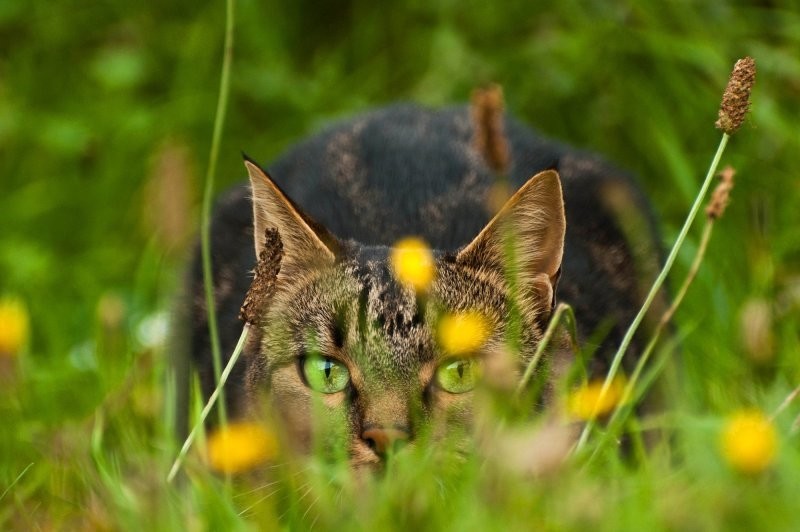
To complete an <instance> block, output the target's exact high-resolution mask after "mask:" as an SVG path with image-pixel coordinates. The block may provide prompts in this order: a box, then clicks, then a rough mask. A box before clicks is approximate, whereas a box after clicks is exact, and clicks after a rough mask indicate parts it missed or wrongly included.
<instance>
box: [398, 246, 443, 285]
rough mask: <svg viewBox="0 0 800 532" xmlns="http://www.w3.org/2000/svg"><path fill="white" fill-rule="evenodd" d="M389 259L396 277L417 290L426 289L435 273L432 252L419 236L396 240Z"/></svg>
mask: <svg viewBox="0 0 800 532" xmlns="http://www.w3.org/2000/svg"><path fill="white" fill-rule="evenodd" d="M390 260H391V264H392V269H393V270H394V274H395V276H396V277H397V279H398V280H399V281H400V282H402V283H405V284H408V285H411V286H412V287H414V289H415V290H417V291H425V290H427V289H428V287H429V286H430V284H431V282H432V281H433V277H434V275H435V274H436V268H435V266H434V263H433V253H431V249H430V248H429V247H428V245H427V244H426V243H425V242H424V241H422V240H420V239H419V238H414V237H409V238H404V239H403V240H400V241H399V242H397V244H395V246H394V249H392V253H391V256H390Z"/></svg>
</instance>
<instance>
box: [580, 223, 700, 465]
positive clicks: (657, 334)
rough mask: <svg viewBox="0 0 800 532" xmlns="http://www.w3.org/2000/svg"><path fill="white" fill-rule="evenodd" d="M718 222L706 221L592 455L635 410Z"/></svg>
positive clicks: (615, 435) (617, 431) (612, 438)
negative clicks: (679, 281) (656, 352)
mask: <svg viewBox="0 0 800 532" xmlns="http://www.w3.org/2000/svg"><path fill="white" fill-rule="evenodd" d="M714 222H715V219H714V218H707V219H706V224H705V226H704V227H703V234H702V236H701V237H700V244H699V245H698V247H697V252H696V253H695V256H694V259H693V260H692V265H691V266H690V267H689V272H688V273H687V274H686V278H685V279H684V280H683V283H682V284H681V287H680V288H679V289H678V292H677V293H676V294H675V297H674V299H673V300H672V303H671V304H670V306H669V308H667V310H666V311H664V314H662V315H661V319H660V320H659V321H658V325H657V326H656V328H655V330H654V331H653V335H652V336H651V337H650V341H649V342H648V343H647V346H646V347H645V348H644V351H642V354H641V355H640V357H639V360H638V361H637V362H636V367H635V368H634V370H633V373H632V374H631V377H630V379H629V380H628V382H627V384H626V385H625V390H624V391H623V393H622V399H621V400H620V401H619V403H618V404H617V406H616V408H615V409H614V412H613V413H612V414H611V418H610V419H609V421H608V430H607V431H606V433H605V435H604V436H603V438H602V441H601V442H599V443H598V444H597V446H596V447H595V448H594V450H593V452H592V456H591V457H592V458H593V457H595V456H596V455H597V454H598V453H599V452H600V451H601V450H602V449H603V448H604V447H605V445H606V444H607V443H608V442H609V441H614V440H616V438H617V436H618V435H619V430H620V429H621V428H622V426H623V425H624V422H625V416H626V415H627V414H628V413H629V412H630V411H631V408H630V405H632V404H635V400H634V401H631V399H632V397H633V395H634V391H635V389H636V385H637V384H638V383H639V379H640V378H641V376H642V371H644V368H645V367H646V366H647V363H648V361H649V360H650V356H651V355H652V353H653V350H654V349H655V347H656V345H657V344H658V341H659V340H660V339H661V334H662V333H663V332H664V329H665V328H666V326H667V324H669V322H670V320H671V319H672V317H673V316H674V315H675V312H676V311H677V310H678V307H679V306H680V305H681V303H682V302H683V299H684V297H686V293H687V292H688V290H689V286H691V284H692V282H693V281H694V279H695V277H697V272H698V271H700V265H701V264H702V263H703V259H704V258H705V254H706V250H707V249H708V243H709V241H710V240H711V233H712V231H713V229H714ZM646 384H647V383H645V385H646ZM645 388H646V386H645ZM642 393H644V391H643V390H642V392H641V393H639V394H637V397H639V396H641V394H642ZM590 460H591V458H590Z"/></svg>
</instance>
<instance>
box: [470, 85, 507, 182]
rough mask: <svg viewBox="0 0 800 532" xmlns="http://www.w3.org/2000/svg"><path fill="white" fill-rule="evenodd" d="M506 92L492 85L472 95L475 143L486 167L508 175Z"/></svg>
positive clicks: (498, 86)
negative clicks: (505, 123)
mask: <svg viewBox="0 0 800 532" xmlns="http://www.w3.org/2000/svg"><path fill="white" fill-rule="evenodd" d="M503 107H504V105H503V89H502V87H500V85H496V84H492V85H489V86H488V87H485V88H482V89H475V90H474V91H473V92H472V105H471V109H470V110H471V113H472V127H473V130H474V131H475V133H474V135H475V136H474V138H473V142H474V144H475V149H476V150H477V152H478V153H480V154H481V155H483V158H484V160H485V161H486V164H488V165H489V167H490V168H491V169H492V170H494V171H495V173H497V174H498V175H501V176H504V175H506V174H507V173H508V140H507V139H506V134H505V128H504V127H503Z"/></svg>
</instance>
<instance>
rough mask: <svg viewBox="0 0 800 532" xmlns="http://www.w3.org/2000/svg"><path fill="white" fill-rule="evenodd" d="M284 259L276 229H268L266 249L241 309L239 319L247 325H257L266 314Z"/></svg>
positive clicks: (259, 257) (265, 235)
mask: <svg viewBox="0 0 800 532" xmlns="http://www.w3.org/2000/svg"><path fill="white" fill-rule="evenodd" d="M282 258H283V241H281V236H280V234H278V230H277V229H275V228H272V227H270V228H268V229H267V230H266V231H265V233H264V248H263V249H262V250H261V253H260V254H259V256H258V264H257V265H256V269H255V275H254V276H253V282H252V283H251V284H250V288H249V289H248V290H247V294H246V295H245V298H244V303H242V307H241V309H239V317H240V318H241V319H242V320H244V321H245V322H247V323H250V324H253V325H257V324H258V322H259V320H260V319H261V317H263V316H264V315H265V314H266V312H264V308H265V307H266V305H267V303H268V302H269V300H270V298H271V297H272V293H273V292H274V291H275V281H276V279H277V278H278V272H279V271H280V269H281V259H282Z"/></svg>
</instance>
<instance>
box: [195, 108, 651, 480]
mask: <svg viewBox="0 0 800 532" xmlns="http://www.w3.org/2000/svg"><path fill="white" fill-rule="evenodd" d="M473 111H474V110H473ZM481 127H482V126H481V125H480V124H479V123H478V122H476V121H475V120H474V112H473V113H471V111H470V108H469V107H467V106H460V107H459V106H456V107H451V108H444V109H438V110H435V109H429V108H425V107H421V106H417V105H412V104H397V105H392V106H389V107H385V108H382V109H378V110H375V111H372V112H368V113H366V114H364V115H362V116H358V117H356V118H354V119H351V120H345V121H342V122H339V123H336V124H334V125H331V126H330V127H328V128H327V129H325V130H324V131H322V132H321V133H318V134H316V135H314V136H311V137H309V138H307V139H305V140H303V141H301V142H299V143H298V144H296V145H295V146H293V147H291V148H290V149H289V150H288V151H287V152H286V154H285V155H283V156H282V157H280V158H279V159H278V160H277V161H276V162H274V163H273V164H272V165H270V167H269V173H268V172H267V171H266V170H265V169H263V168H261V167H260V166H259V165H257V164H256V163H255V162H253V161H251V160H249V159H246V161H245V165H246V169H247V172H248V174H249V178H250V183H249V185H241V186H237V187H235V188H234V189H232V190H230V191H229V192H227V193H226V194H225V195H223V196H222V198H221V199H220V200H219V201H218V203H217V205H216V207H215V210H214V215H213V219H212V229H211V246H212V250H213V256H212V262H213V268H212V271H213V279H214V290H215V297H216V306H217V308H216V314H217V317H218V323H219V329H220V341H221V346H222V353H223V356H224V358H225V360H227V357H228V356H230V353H231V352H232V351H233V347H234V345H235V343H236V340H237V339H238V336H239V333H240V331H241V328H242V323H241V322H240V321H239V319H238V311H239V306H240V305H241V303H242V300H243V299H244V295H245V292H246V291H247V288H248V286H249V284H250V282H251V279H252V275H251V274H250V272H251V271H252V270H253V268H254V266H255V263H256V257H257V256H258V253H259V251H260V250H261V248H262V247H263V245H264V240H263V239H264V234H265V230H266V229H268V228H276V229H277V231H278V233H279V235H280V237H281V241H282V243H283V251H284V255H283V258H282V262H281V267H280V272H279V273H278V276H277V281H276V292H275V294H274V297H273V300H272V301H271V303H270V305H269V308H268V310H267V311H266V312H267V315H266V316H264V317H263V320H261V323H263V326H262V327H259V328H258V330H257V331H256V333H255V334H254V335H253V338H252V339H251V341H250V342H249V343H248V346H247V349H246V350H245V351H246V353H245V355H244V356H243V358H242V360H240V362H239V363H238V364H237V366H236V367H235V369H234V372H233V374H232V376H231V378H230V380H229V383H228V385H227V386H226V393H227V405H228V406H227V409H228V414H229V416H232V417H242V416H248V415H254V414H253V412H255V411H258V409H257V408H254V404H255V403H257V402H260V401H261V399H258V398H266V399H265V400H266V401H267V402H268V403H269V404H270V405H271V407H270V408H271V409H272V410H274V412H275V413H276V416H277V417H278V418H279V420H280V421H279V423H280V424H281V425H282V426H283V429H284V431H285V432H286V434H287V435H288V436H287V437H288V439H289V441H291V442H292V446H293V448H294V449H296V450H298V451H299V452H309V451H310V450H311V449H312V447H313V446H314V440H315V439H317V440H319V439H322V440H325V439H326V438H327V437H328V435H326V434H320V433H319V429H315V428H314V426H315V422H314V420H313V418H314V417H315V409H322V412H323V414H324V415H323V417H324V418H325V419H326V420H327V425H326V426H328V427H336V429H331V430H333V431H334V432H337V436H336V438H338V439H336V440H335V442H333V443H331V445H338V446H340V447H343V452H345V453H346V455H347V457H348V459H349V460H350V463H351V464H352V466H353V467H354V468H359V467H362V466H374V465H375V464H380V463H381V462H382V461H383V460H384V459H385V457H386V456H387V455H388V454H389V453H390V452H391V450H392V449H394V448H395V447H396V446H397V445H399V444H401V443H413V442H414V440H415V438H416V437H417V435H419V434H421V433H422V431H423V430H424V428H425V427H426V426H429V425H430V424H431V423H436V424H438V425H440V429H441V430H443V431H444V432H445V433H447V432H450V431H455V430H465V431H467V432H468V431H469V427H470V426H471V423H472V413H471V408H472V406H471V401H472V395H473V394H472V392H471V391H470V389H471V387H472V386H473V385H474V383H473V382H472V381H473V380H474V378H475V375H476V372H475V371H474V368H473V364H477V363H478V362H479V360H480V359H481V358H482V357H483V358H485V357H490V356H492V353H493V352H495V351H497V350H499V349H501V347H502V345H504V334H505V331H506V328H507V324H508V322H509V316H510V313H511V312H512V310H511V309H512V306H514V307H516V309H517V312H518V313H519V318H520V319H521V321H522V324H523V326H522V328H521V337H520V339H519V354H518V359H517V361H516V369H517V371H518V372H521V370H522V368H523V367H524V365H525V364H526V362H527V361H528V360H529V359H530V357H531V356H532V353H533V351H534V350H535V348H536V346H537V344H538V342H539V340H540V339H541V336H542V333H543V331H544V330H545V328H546V327H547V324H548V321H549V319H550V316H551V313H552V310H553V308H554V305H555V302H556V300H559V301H565V302H567V303H569V304H570V305H571V306H572V307H573V309H574V312H575V315H576V316H577V321H578V335H579V338H580V340H581V343H582V344H583V347H584V348H585V349H589V350H592V351H595V354H594V356H593V357H592V358H591V362H590V363H589V369H588V372H589V374H590V375H595V376H597V375H602V374H604V373H605V371H606V369H607V368H608V365H609V363H610V359H611V355H612V354H613V353H614V351H615V350H616V347H617V346H618V345H619V342H620V339H621V338H622V335H623V333H624V331H625V328H626V327H627V325H628V324H629V323H630V322H631V320H632V318H633V317H634V315H635V313H636V311H637V310H638V306H639V304H640V303H641V301H642V300H643V298H644V294H645V293H646V290H647V289H648V288H649V286H650V284H651V281H652V279H653V278H654V276H655V274H656V272H657V268H658V264H659V260H660V248H659V237H658V233H657V230H656V227H655V224H654V221H653V218H652V215H651V212H652V211H651V208H650V206H649V205H648V203H647V201H646V200H645V199H644V197H643V195H642V194H641V192H640V191H639V189H638V188H637V187H636V185H635V184H634V181H633V180H632V178H631V177H630V176H629V175H628V174H626V173H625V172H623V171H621V170H619V169H617V168H615V167H614V166H612V165H611V164H609V163H607V162H605V161H604V160H603V159H602V158H600V157H599V156H597V155H594V154H591V153H588V152H584V151H580V150H577V149H574V148H572V147H569V146H567V145H565V144H561V143H559V142H556V141H553V140H549V139H546V138H544V137H542V136H540V135H538V134H537V133H535V132H534V131H533V130H531V129H529V128H528V127H526V126H524V125H522V124H521V123H520V122H518V121H517V120H516V119H514V118H512V117H510V116H504V117H503V118H502V131H503V132H502V133H501V134H502V135H503V138H501V139H496V140H497V141H498V142H502V143H504V145H505V146H506V147H507V153H506V155H507V166H506V168H505V169H504V170H505V171H504V173H505V174H507V175H506V176H505V181H503V182H505V183H507V186H508V187H509V188H510V190H511V191H512V192H513V194H510V197H508V198H507V200H506V201H505V203H504V205H503V206H502V209H500V210H499V213H498V212H490V210H488V209H487V198H489V197H491V196H492V194H494V193H495V192H497V190H498V187H497V185H496V183H497V182H498V176H497V175H496V171H495V170H496V169H493V168H492V164H491V162H492V161H490V160H489V159H491V154H489V153H488V152H487V150H486V147H485V146H484V148H483V149H481V148H480V146H478V145H476V142H475V139H476V138H477V137H476V135H477V136H478V137H479V136H480V133H481V132H480V131H478V129H480V128H481ZM495 211H497V207H495ZM504 227H510V228H511V229H512V230H513V236H514V240H513V242H514V247H513V252H514V256H515V262H514V264H515V267H514V268H508V267H507V261H506V255H505V253H507V251H508V250H507V244H506V243H505V242H506V241H505V240H504V238H505V236H504V231H505V229H504ZM409 235H415V236H418V237H421V238H422V239H424V241H426V242H427V243H428V244H429V245H430V246H431V248H432V250H433V256H434V263H435V269H436V276H435V279H434V281H433V283H432V285H431V286H430V288H429V290H428V291H427V293H426V294H423V296H424V297H421V296H420V294H419V293H417V292H416V291H415V290H414V289H412V288H409V286H407V285H405V284H403V283H402V282H400V281H399V280H398V279H397V278H396V275H395V274H394V272H393V269H392V265H391V264H390V253H391V246H392V245H393V244H394V243H396V242H397V241H398V240H400V239H401V238H403V237H406V236H409ZM512 270H513V273H511V272H512ZM510 275H513V276H514V281H513V283H514V285H515V286H516V290H515V291H514V292H513V293H512V291H510V290H509V285H510V283H511V280H510V278H509V276H510ZM190 291H191V295H192V298H193V301H194V304H193V305H192V310H191V312H192V317H191V321H192V331H191V334H190V345H189V349H190V352H191V356H192V359H193V363H194V365H195V367H196V368H197V369H198V371H199V373H200V376H201V382H202V385H203V389H204V391H205V393H206V394H208V393H210V391H211V390H212V389H213V387H214V381H213V365H212V361H211V351H210V348H209V340H208V326H207V317H206V308H205V300H204V296H203V285H202V270H201V260H200V258H199V253H198V255H197V257H196V258H195V260H194V264H193V269H192V280H191V288H190ZM463 311H477V312H478V313H479V314H480V315H481V316H483V317H484V318H485V320H486V322H487V323H488V328H489V332H488V338H487V339H486V341H485V342H484V343H483V345H482V347H481V348H480V349H478V350H477V352H476V353H474V355H475V356H474V357H466V358H455V359H453V358H446V357H443V355H442V350H441V348H440V346H439V345H437V337H436V331H435V328H436V321H437V319H439V317H440V316H441V314H442V312H463ZM589 344H591V345H589ZM642 347H643V345H642V340H641V337H639V336H637V337H636V338H635V339H634V342H633V343H632V344H631V346H630V348H629V353H628V357H626V364H629V363H630V362H631V361H632V360H633V358H634V357H635V353H637V352H640V351H641V349H642ZM476 360H477V362H476ZM551 367H553V365H551ZM442 372H449V373H448V375H449V377H448V378H449V379H450V381H448V382H447V383H443V382H442V378H441V375H442ZM465 375H466V377H465ZM453 379H455V380H453ZM454 383H455V385H454ZM315 431H316V432H315ZM332 441H333V440H332Z"/></svg>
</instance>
